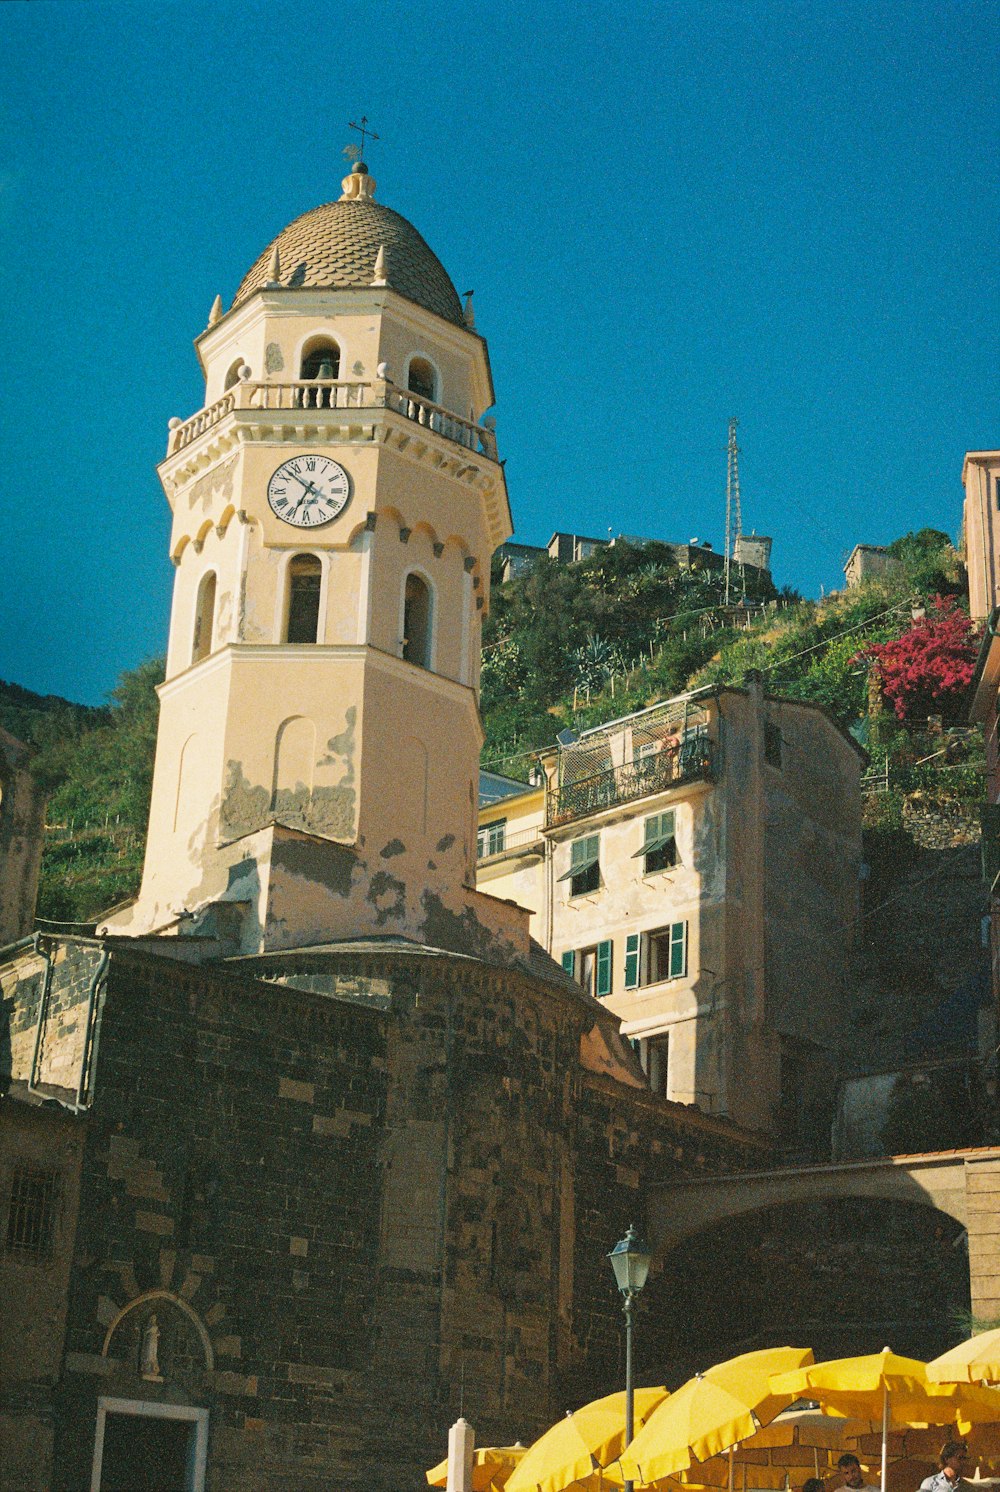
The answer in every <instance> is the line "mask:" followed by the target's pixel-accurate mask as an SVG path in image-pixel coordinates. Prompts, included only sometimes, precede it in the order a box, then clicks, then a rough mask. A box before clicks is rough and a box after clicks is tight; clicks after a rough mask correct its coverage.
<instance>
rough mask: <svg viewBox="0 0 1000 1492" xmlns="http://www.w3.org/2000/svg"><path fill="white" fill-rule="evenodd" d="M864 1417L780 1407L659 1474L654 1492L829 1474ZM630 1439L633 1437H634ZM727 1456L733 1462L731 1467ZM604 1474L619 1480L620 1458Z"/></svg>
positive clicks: (776, 1484) (864, 1426) (775, 1484)
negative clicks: (725, 1445) (723, 1445)
mask: <svg viewBox="0 0 1000 1492" xmlns="http://www.w3.org/2000/svg"><path fill="white" fill-rule="evenodd" d="M870 1428H871V1425H870V1424H869V1422H868V1421H867V1420H852V1419H835V1418H833V1417H832V1416H831V1415H826V1414H821V1413H820V1412H819V1411H818V1410H815V1409H798V1410H784V1411H782V1413H781V1414H779V1415H778V1417H777V1419H774V1420H772V1421H771V1423H770V1424H769V1425H765V1426H763V1427H762V1428H761V1429H759V1430H756V1431H755V1432H754V1433H753V1434H752V1435H750V1436H748V1437H747V1438H746V1439H745V1440H741V1441H740V1442H739V1443H738V1444H737V1445H735V1446H730V1447H729V1450H728V1452H723V1453H722V1454H721V1455H718V1456H712V1457H710V1458H709V1459H708V1460H707V1461H698V1462H696V1463H695V1464H694V1465H692V1466H690V1467H689V1468H688V1469H687V1470H686V1471H678V1472H677V1473H676V1475H675V1476H674V1477H667V1478H663V1479H659V1480H657V1481H656V1482H655V1483H654V1484H653V1485H654V1486H655V1487H656V1489H657V1492H660V1489H663V1492H685V1489H687V1492H693V1489H694V1488H695V1487H704V1488H706V1489H709V1492H717V1489H718V1492H721V1489H723V1488H726V1487H733V1488H739V1489H740V1492H748V1489H751V1488H752V1489H755V1492H758V1489H761V1492H763V1489H775V1492H776V1489H780V1488H783V1487H784V1486H785V1484H786V1481H788V1480H789V1479H790V1478H791V1479H792V1480H794V1481H798V1480H804V1479H805V1477H806V1476H817V1477H818V1476H827V1475H829V1474H831V1473H832V1472H833V1471H834V1470H835V1465H834V1458H835V1456H836V1454H837V1452H838V1451H842V1450H843V1449H844V1442H845V1438H846V1431H847V1430H849V1429H853V1430H855V1431H856V1432H857V1433H859V1434H860V1432H861V1431H862V1430H869V1429H870ZM633 1444H634V1442H633ZM730 1460H732V1466H731V1467H730ZM608 1480H614V1482H615V1485H616V1486H621V1485H622V1482H623V1481H624V1476H623V1473H622V1471H621V1463H620V1462H619V1463H618V1464H617V1465H616V1466H615V1467H612V1468H610V1469H609V1472H608Z"/></svg>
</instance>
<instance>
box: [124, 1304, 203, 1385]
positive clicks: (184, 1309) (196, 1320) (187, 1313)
mask: <svg viewBox="0 0 1000 1492" xmlns="http://www.w3.org/2000/svg"><path fill="white" fill-rule="evenodd" d="M159 1300H162V1301H163V1302H164V1304H165V1305H169V1306H172V1307H175V1308H176V1309H177V1310H178V1311H180V1313H181V1315H182V1316H184V1317H185V1318H186V1320H187V1321H188V1322H189V1323H190V1325H191V1326H193V1327H194V1330H195V1333H196V1335H197V1339H198V1341H199V1343H200V1344H201V1349H202V1352H203V1354H204V1361H205V1371H206V1373H211V1372H214V1370H215V1349H214V1348H213V1346H212V1339H211V1337H210V1336H209V1334H208V1328H207V1327H206V1326H205V1323H204V1322H203V1321H202V1319H201V1317H200V1316H199V1315H198V1312H197V1311H196V1310H195V1309H194V1307H193V1306H191V1305H189V1304H188V1302H187V1301H186V1300H184V1299H182V1298H181V1296H179V1295H174V1294H173V1292H172V1291H170V1290H146V1291H145V1292H144V1293H143V1294H142V1295H137V1296H136V1297H135V1298H134V1300H130V1301H129V1303H128V1305H124V1306H122V1308H121V1310H120V1311H118V1312H117V1314H116V1315H115V1316H114V1317H113V1318H112V1321H111V1324H110V1325H109V1326H108V1329H107V1331H106V1332H105V1335H104V1345H103V1346H102V1348H101V1356H102V1357H107V1356H108V1353H109V1351H110V1348H111V1343H112V1340H113V1339H114V1336H115V1333H116V1332H117V1331H118V1329H119V1327H120V1326H121V1324H122V1322H123V1321H124V1320H125V1318H126V1317H127V1316H129V1315H130V1314H131V1313H132V1312H133V1311H135V1310H137V1309H140V1308H141V1307H143V1306H145V1305H148V1304H149V1303H150V1302H151V1301H159Z"/></svg>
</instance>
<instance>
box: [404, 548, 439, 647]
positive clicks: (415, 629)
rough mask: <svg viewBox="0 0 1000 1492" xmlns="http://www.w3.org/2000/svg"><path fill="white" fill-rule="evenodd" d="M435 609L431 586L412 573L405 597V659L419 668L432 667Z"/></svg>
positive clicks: (407, 579)
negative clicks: (432, 634)
mask: <svg viewBox="0 0 1000 1492" xmlns="http://www.w3.org/2000/svg"><path fill="white" fill-rule="evenodd" d="M433 609H434V603H433V598H432V596H431V588H430V586H429V585H428V584H427V582H426V581H425V580H424V579H423V577H422V576H420V575H417V574H415V573H414V572H412V571H411V573H410V574H409V575H407V577H406V590H405V592H404V596H403V657H404V658H405V659H406V661H407V663H415V664H416V665H417V667H418V668H430V666H431V643H432V636H431V629H432V626H433V615H432V613H433Z"/></svg>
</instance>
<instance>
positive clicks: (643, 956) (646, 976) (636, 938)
mask: <svg viewBox="0 0 1000 1492" xmlns="http://www.w3.org/2000/svg"><path fill="white" fill-rule="evenodd" d="M677 928H681V929H682V932H681V935H680V945H681V948H682V949H683V954H684V957H683V964H682V967H681V969H680V970H679V972H678V973H676V974H671V973H669V972H668V973H667V974H666V975H665V976H664V977H663V978H662V979H652V978H650V967H651V964H652V953H653V950H652V947H651V943H652V940H653V939H654V938H657V939H659V938H663V937H666V938H667V940H668V970H669V960H670V957H671V956H672V953H673V946H674V934H675V930H676V929H677ZM690 938H691V929H690V926H689V924H688V920H687V918H686V917H683V918H679V919H678V920H677V921H676V922H668V923H666V925H665V926H663V927H650V928H645V929H644V930H643V931H642V932H637V933H630V934H629V935H628V937H627V938H626V940H625V988H626V989H627V990H629V991H632V992H636V991H638V990H642V989H647V988H650V987H651V986H652V985H658V984H669V983H672V982H673V981H674V980H675V979H686V978H687V975H688V967H689V963H690V956H691V944H690ZM630 963H631V965H632V968H631V972H632V974H633V978H631V979H630V978H629V973H630V969H629V965H630Z"/></svg>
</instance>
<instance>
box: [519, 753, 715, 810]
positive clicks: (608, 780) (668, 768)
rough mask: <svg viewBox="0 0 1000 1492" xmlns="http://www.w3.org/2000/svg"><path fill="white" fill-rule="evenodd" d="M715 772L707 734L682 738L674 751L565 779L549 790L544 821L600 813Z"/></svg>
mask: <svg viewBox="0 0 1000 1492" xmlns="http://www.w3.org/2000/svg"><path fill="white" fill-rule="evenodd" d="M714 773H715V745H714V743H713V742H712V741H710V740H709V739H708V737H707V736H694V737H692V738H690V739H688V740H686V741H684V742H683V743H682V744H681V746H680V749H679V750H677V751H667V750H664V751H659V752H657V753H656V755H655V756H645V757H642V758H641V759H640V760H639V761H632V762H626V763H625V765H624V766H620V767H610V768H609V769H608V770H607V771H606V772H597V773H595V774H594V775H593V776H592V777H582V778H580V779H579V780H578V781H577V782H564V783H562V784H561V785H560V786H559V787H558V788H557V789H555V790H553V791H552V792H550V793H549V794H548V797H547V801H546V806H545V822H546V825H548V826H551V825H553V824H565V823H568V822H569V821H570V820H571V819H577V818H584V817H586V815H587V814H591V813H599V812H600V811H601V809H602V808H613V807H614V806H615V805H616V804H618V803H629V802H631V801H632V800H633V799H634V798H645V797H647V796H648V795H649V794H650V793H660V792H663V791H665V790H666V789H667V788H670V787H676V786H677V785H678V784H679V783H683V782H697V781H704V780H711V779H712V777H713V776H714Z"/></svg>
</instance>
